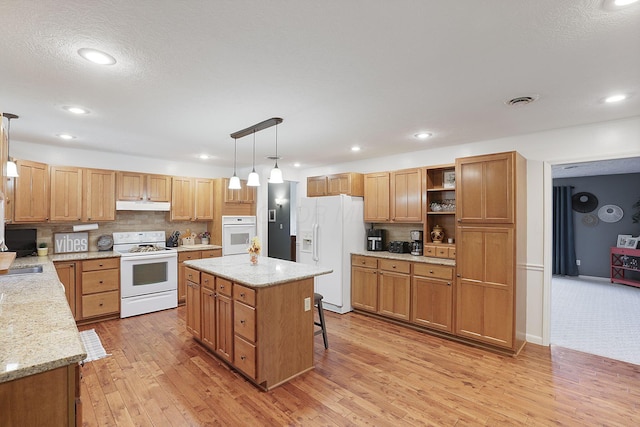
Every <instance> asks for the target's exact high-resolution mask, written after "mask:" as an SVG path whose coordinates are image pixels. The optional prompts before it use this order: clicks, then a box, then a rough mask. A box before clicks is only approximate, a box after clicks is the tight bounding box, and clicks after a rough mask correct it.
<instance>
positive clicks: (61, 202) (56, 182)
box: [49, 166, 82, 221]
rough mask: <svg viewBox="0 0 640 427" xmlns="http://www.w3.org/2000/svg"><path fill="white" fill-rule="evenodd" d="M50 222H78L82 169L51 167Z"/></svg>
mask: <svg viewBox="0 0 640 427" xmlns="http://www.w3.org/2000/svg"><path fill="white" fill-rule="evenodd" d="M49 171H50V179H51V204H50V210H51V212H50V213H51V216H50V220H51V221H79V220H80V218H81V217H82V169H80V168H74V167H63V166H51V167H50V168H49Z"/></svg>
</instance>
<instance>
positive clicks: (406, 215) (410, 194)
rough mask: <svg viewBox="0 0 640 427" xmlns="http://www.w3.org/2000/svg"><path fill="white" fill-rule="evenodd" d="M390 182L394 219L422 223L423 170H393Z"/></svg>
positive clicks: (392, 215) (392, 216) (392, 217)
mask: <svg viewBox="0 0 640 427" xmlns="http://www.w3.org/2000/svg"><path fill="white" fill-rule="evenodd" d="M390 182H391V185H390V188H391V196H390V197H391V219H392V221H396V222H411V223H421V224H422V223H423V222H424V220H423V218H422V170H421V169H405V170H400V171H394V172H391V181H390Z"/></svg>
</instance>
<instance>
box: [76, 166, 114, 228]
mask: <svg viewBox="0 0 640 427" xmlns="http://www.w3.org/2000/svg"><path fill="white" fill-rule="evenodd" d="M82 185H83V199H82V220H83V221H115V219H116V172H115V171H112V170H104V169H83V170H82Z"/></svg>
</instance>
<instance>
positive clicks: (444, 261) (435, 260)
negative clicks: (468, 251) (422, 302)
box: [351, 251, 456, 267]
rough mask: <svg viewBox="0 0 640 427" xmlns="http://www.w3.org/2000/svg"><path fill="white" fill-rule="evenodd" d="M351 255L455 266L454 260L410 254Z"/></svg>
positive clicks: (357, 253) (356, 253) (370, 252)
mask: <svg viewBox="0 0 640 427" xmlns="http://www.w3.org/2000/svg"><path fill="white" fill-rule="evenodd" d="M351 254H352V255H361V256H368V257H374V258H386V259H397V260H400V261H411V262H422V263H424V264H438V265H448V266H451V267H455V266H456V260H455V259H448V258H435V257H429V256H416V255H411V254H394V253H391V252H386V251H357V252H351Z"/></svg>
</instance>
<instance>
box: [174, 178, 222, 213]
mask: <svg viewBox="0 0 640 427" xmlns="http://www.w3.org/2000/svg"><path fill="white" fill-rule="evenodd" d="M212 219H213V180H211V179H205V178H180V177H173V178H172V186H171V221H210V220H212Z"/></svg>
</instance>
